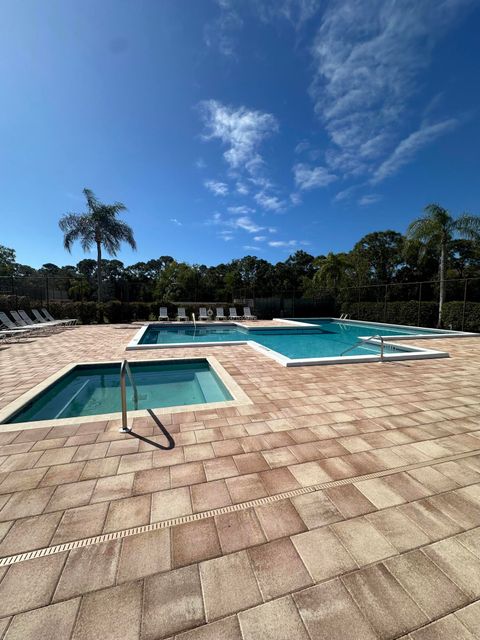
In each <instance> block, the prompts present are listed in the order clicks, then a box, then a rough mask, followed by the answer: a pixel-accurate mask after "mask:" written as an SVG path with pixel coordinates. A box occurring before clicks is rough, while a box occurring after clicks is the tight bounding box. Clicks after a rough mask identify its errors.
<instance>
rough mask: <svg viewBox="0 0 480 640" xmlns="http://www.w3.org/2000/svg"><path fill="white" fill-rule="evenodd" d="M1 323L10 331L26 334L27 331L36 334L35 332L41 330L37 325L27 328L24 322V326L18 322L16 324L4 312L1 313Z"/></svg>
mask: <svg viewBox="0 0 480 640" xmlns="http://www.w3.org/2000/svg"><path fill="white" fill-rule="evenodd" d="M0 323H1V324H2V325H3V326H4V327H6V329H8V330H9V331H23V332H24V333H25V332H26V331H27V332H29V333H34V332H35V331H38V330H39V329H38V327H37V326H36V325H35V326H29V327H28V328H26V323H25V322H23V324H22V323H17V321H15V322H14V321H13V320H11V319H10V318H9V317H8V316H7V314H6V313H5V312H4V311H0Z"/></svg>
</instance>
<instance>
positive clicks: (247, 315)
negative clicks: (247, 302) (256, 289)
mask: <svg viewBox="0 0 480 640" xmlns="http://www.w3.org/2000/svg"><path fill="white" fill-rule="evenodd" d="M243 319H244V320H256V319H257V316H254V315H252V314H251V313H250V307H243Z"/></svg>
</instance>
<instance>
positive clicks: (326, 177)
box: [293, 162, 337, 191]
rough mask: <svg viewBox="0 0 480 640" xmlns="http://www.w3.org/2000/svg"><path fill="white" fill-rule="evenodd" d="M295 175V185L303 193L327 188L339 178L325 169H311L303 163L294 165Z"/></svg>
mask: <svg viewBox="0 0 480 640" xmlns="http://www.w3.org/2000/svg"><path fill="white" fill-rule="evenodd" d="M293 173H294V175H295V184H296V185H297V187H298V188H299V189H301V190H302V191H306V190H307V189H318V188H319V187H327V186H328V185H329V184H331V183H332V182H335V180H336V179H337V176H335V175H334V174H332V173H330V171H329V170H328V169H326V168H325V167H311V166H309V165H308V164H304V163H301V162H299V163H298V164H296V165H294V167H293Z"/></svg>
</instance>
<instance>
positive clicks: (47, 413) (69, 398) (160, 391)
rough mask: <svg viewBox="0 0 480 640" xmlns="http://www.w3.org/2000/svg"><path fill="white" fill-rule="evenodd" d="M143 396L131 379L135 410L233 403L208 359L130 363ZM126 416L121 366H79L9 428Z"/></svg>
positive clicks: (129, 401)
mask: <svg viewBox="0 0 480 640" xmlns="http://www.w3.org/2000/svg"><path fill="white" fill-rule="evenodd" d="M130 369H131V371H132V375H133V377H134V380H135V384H136V386H137V391H138V406H137V407H135V406H134V402H133V390H132V387H131V386H130V381H129V379H128V376H127V379H126V380H127V407H128V409H129V410H133V409H135V408H138V409H155V408H159V407H171V406H178V405H191V404H205V403H208V402H223V401H226V400H233V397H232V395H231V394H230V392H229V391H228V390H227V388H226V387H225V385H224V384H223V382H222V381H221V380H220V378H219V377H218V376H217V374H216V373H215V371H214V370H213V369H212V367H211V366H210V364H209V362H208V361H207V360H203V359H202V360H183V361H181V362H178V361H177V362H165V361H163V362H155V361H153V362H148V363H135V362H131V363H130ZM120 411H121V401H120V365H119V364H106V365H78V366H76V367H75V368H74V369H73V370H72V371H70V372H69V373H68V374H66V375H65V376H63V377H62V378H61V379H60V380H58V381H57V382H55V383H54V384H53V385H52V386H51V387H49V388H48V389H47V390H46V391H45V392H43V393H41V394H40V395H38V396H37V397H36V398H34V400H33V401H32V402H31V403H29V404H28V405H27V406H25V407H23V408H22V409H21V410H20V411H19V412H18V413H16V414H15V415H14V416H13V417H11V418H10V419H8V420H7V421H6V422H7V423H18V422H29V421H31V420H53V419H62V418H72V417H80V416H90V415H97V414H104V413H117V412H120Z"/></svg>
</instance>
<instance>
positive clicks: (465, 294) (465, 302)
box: [462, 278, 468, 331]
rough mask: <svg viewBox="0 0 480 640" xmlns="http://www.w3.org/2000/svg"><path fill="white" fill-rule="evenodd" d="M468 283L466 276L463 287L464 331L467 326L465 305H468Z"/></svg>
mask: <svg viewBox="0 0 480 640" xmlns="http://www.w3.org/2000/svg"><path fill="white" fill-rule="evenodd" d="M467 285H468V280H467V278H465V284H464V287H463V308H462V331H463V328H464V326H465V307H466V306H467Z"/></svg>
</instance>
